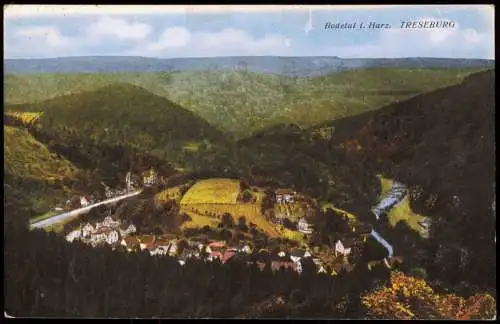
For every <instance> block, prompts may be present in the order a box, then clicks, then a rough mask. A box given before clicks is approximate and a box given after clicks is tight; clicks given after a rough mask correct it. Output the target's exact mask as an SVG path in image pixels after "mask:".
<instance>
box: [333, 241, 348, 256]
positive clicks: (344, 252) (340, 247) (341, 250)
mask: <svg viewBox="0 0 500 324" xmlns="http://www.w3.org/2000/svg"><path fill="white" fill-rule="evenodd" d="M350 253H351V248H347V249H346V248H344V244H342V242H341V241H337V243H335V254H342V255H344V256H346V255H349V254H350Z"/></svg>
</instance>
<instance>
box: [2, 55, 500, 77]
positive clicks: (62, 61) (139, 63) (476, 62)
mask: <svg viewBox="0 0 500 324" xmlns="http://www.w3.org/2000/svg"><path fill="white" fill-rule="evenodd" d="M493 66H494V61H493V60H480V59H446V58H420V57H417V58H396V59H370V58H366V59H364V58H360V59H346V58H339V57H335V56H334V57H326V56H309V57H279V56H248V57H247V56H236V57H212V58H207V57H201V58H173V59H159V58H147V57H127V56H123V57H121V56H87V57H61V58H50V59H4V73H103V72H108V73H109V72H111V73H115V72H141V73H144V72H162V71H199V70H208V69H214V70H234V69H238V70H248V71H253V72H257V73H275V74H281V75H293V76H316V75H322V74H325V73H330V72H338V71H344V70H350V69H358V68H389V67H390V68H487V67H493Z"/></svg>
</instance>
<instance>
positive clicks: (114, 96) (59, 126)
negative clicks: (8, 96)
mask: <svg viewBox="0 0 500 324" xmlns="http://www.w3.org/2000/svg"><path fill="white" fill-rule="evenodd" d="M6 110H8V111H19V112H25V111H29V112H43V115H42V116H41V117H40V119H39V123H40V126H41V129H42V130H44V131H45V132H48V133H53V134H58V136H68V137H71V138H75V139H88V140H91V141H94V142H97V143H101V144H119V143H121V144H124V145H128V146H130V147H135V148H140V149H142V150H149V151H151V150H155V149H156V150H160V151H173V150H179V149H181V148H182V147H183V145H185V144H187V143H193V142H194V143H199V142H211V143H215V142H217V141H219V140H222V139H223V138H224V135H223V133H222V132H221V131H218V130H217V129H215V128H214V127H212V126H211V125H210V124H208V123H207V122H206V121H204V120H203V119H201V118H199V117H198V116H196V115H195V114H193V113H192V112H190V111H188V110H185V109H183V108H182V107H181V106H179V105H177V104H175V103H173V102H171V101H169V100H167V99H165V98H163V97H159V96H156V95H154V94H152V93H150V92H148V91H146V90H145V89H143V88H141V87H137V86H134V85H131V84H127V83H116V84H111V85H108V86H105V87H102V88H99V89H97V90H93V91H87V92H81V93H77V94H70V95H65V96H60V97H57V98H54V99H50V100H47V101H43V102H39V103H33V104H19V105H7V106H6Z"/></svg>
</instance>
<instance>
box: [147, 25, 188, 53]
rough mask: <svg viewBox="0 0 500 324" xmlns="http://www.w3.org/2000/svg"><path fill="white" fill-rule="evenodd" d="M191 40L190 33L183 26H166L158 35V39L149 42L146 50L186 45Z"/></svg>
mask: <svg viewBox="0 0 500 324" xmlns="http://www.w3.org/2000/svg"><path fill="white" fill-rule="evenodd" d="M190 40H191V33H190V32H189V30H188V29H187V28H185V27H171V28H167V29H165V30H164V31H163V33H162V34H161V35H160V38H159V39H158V41H156V42H153V43H151V44H149V45H148V46H147V48H146V50H147V51H161V50H164V49H167V48H171V47H183V46H186V45H187V44H188V43H189V41H190Z"/></svg>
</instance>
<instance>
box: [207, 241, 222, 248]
mask: <svg viewBox="0 0 500 324" xmlns="http://www.w3.org/2000/svg"><path fill="white" fill-rule="evenodd" d="M208 246H209V247H211V248H213V247H215V248H222V247H225V246H226V242H225V241H218V242H212V243H209V244H208Z"/></svg>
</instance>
